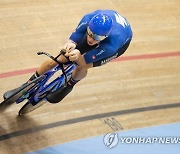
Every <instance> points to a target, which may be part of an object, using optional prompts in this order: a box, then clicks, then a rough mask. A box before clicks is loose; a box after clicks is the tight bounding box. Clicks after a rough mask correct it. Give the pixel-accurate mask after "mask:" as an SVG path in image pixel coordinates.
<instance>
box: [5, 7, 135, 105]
mask: <svg viewBox="0 0 180 154" xmlns="http://www.w3.org/2000/svg"><path fill="white" fill-rule="evenodd" d="M131 39H132V30H131V27H130V24H129V23H128V21H127V20H126V18H124V17H123V16H121V15H120V14H119V13H118V12H116V11H114V10H96V11H94V12H92V13H89V14H86V15H85V16H84V17H83V18H82V19H81V21H80V23H79V24H78V26H77V28H76V29H75V31H74V32H73V33H72V34H71V36H70V37H69V40H68V41H67V42H66V43H65V45H64V47H63V49H64V50H65V51H66V52H65V54H64V55H61V56H59V57H58V61H60V62H62V63H65V62H67V61H75V62H76V63H77V67H76V68H75V70H74V71H73V73H72V77H71V78H70V80H69V81H68V84H67V86H66V87H64V88H62V89H60V90H57V91H56V92H54V93H50V94H49V95H48V96H47V100H48V101H49V102H50V103H58V102H60V101H61V100H62V99H63V98H64V97H65V96H66V95H67V94H68V93H69V92H71V90H72V89H73V87H74V85H75V84H76V83H77V82H79V81H80V80H82V79H83V78H85V77H86V75H87V72H88V69H89V68H93V67H98V66H101V65H104V64H106V63H107V62H109V61H111V60H112V59H115V58H117V57H119V56H120V55H122V54H123V53H124V52H125V51H126V49H127V48H128V46H129V44H130V42H131ZM56 65H57V63H56V62H55V61H53V60H48V61H46V62H44V63H43V64H42V65H41V66H40V67H39V68H38V69H37V71H36V72H35V74H33V75H32V77H31V78H30V79H29V81H32V80H33V79H35V78H36V77H38V76H40V75H42V74H44V73H45V72H47V71H48V70H50V69H52V68H54V67H55V66H56ZM18 89H19V88H16V89H13V90H10V91H8V92H6V93H5V94H4V98H7V97H9V96H10V95H12V94H13V93H14V92H16V91H17V90H18Z"/></svg>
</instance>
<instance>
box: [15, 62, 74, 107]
mask: <svg viewBox="0 0 180 154" xmlns="http://www.w3.org/2000/svg"><path fill="white" fill-rule="evenodd" d="M64 66H65V68H64V70H63V73H61V74H60V75H59V76H58V77H56V78H55V79H54V80H53V81H51V82H50V83H47V82H48V80H49V79H50V78H51V77H52V76H53V75H54V74H55V73H56V72H58V71H60V70H61V68H60V65H57V66H56V67H55V68H53V69H51V70H49V71H48V72H47V73H45V74H44V75H43V76H45V78H44V79H43V80H42V81H39V82H38V83H36V85H35V86H34V87H32V88H31V89H29V90H28V91H26V92H24V93H23V95H22V96H21V97H20V98H18V99H17V100H16V103H17V104H19V103H20V102H22V100H24V99H28V100H29V102H30V103H31V104H33V105H36V104H37V103H38V102H39V101H41V100H46V96H47V94H48V93H50V92H54V91H56V90H58V89H59V88H61V87H62V86H64V85H65V82H66V80H67V78H68V79H69V78H70V77H71V74H72V72H73V70H74V69H75V67H76V64H75V63H70V64H66V65H64Z"/></svg>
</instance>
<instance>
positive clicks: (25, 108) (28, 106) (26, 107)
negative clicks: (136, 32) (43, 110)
mask: <svg viewBox="0 0 180 154" xmlns="http://www.w3.org/2000/svg"><path fill="white" fill-rule="evenodd" d="M45 103H46V101H43V100H42V101H40V102H38V103H37V104H36V105H34V106H33V105H32V104H31V103H30V102H29V101H28V102H27V103H25V104H24V105H23V107H22V108H21V109H20V110H19V116H21V115H25V114H27V113H29V112H32V111H34V110H35V109H37V108H38V107H40V106H42V105H43V104H45Z"/></svg>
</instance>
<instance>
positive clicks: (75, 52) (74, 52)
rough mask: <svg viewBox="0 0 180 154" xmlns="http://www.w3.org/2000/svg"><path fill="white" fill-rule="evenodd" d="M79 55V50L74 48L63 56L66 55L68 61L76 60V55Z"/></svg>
mask: <svg viewBox="0 0 180 154" xmlns="http://www.w3.org/2000/svg"><path fill="white" fill-rule="evenodd" d="M79 55H80V51H79V50H77V49H75V50H72V51H70V52H66V54H65V56H68V57H69V60H70V61H76V60H78V57H79Z"/></svg>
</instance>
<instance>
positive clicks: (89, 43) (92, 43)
mask: <svg viewBox="0 0 180 154" xmlns="http://www.w3.org/2000/svg"><path fill="white" fill-rule="evenodd" d="M97 43H98V41H93V42H91V41H88V40H87V44H88V45H90V46H93V45H95V44H97Z"/></svg>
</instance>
